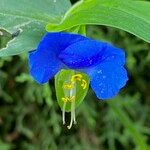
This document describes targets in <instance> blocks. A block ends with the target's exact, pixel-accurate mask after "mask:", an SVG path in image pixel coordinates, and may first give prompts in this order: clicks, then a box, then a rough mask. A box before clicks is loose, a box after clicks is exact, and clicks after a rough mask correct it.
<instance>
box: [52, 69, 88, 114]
mask: <svg viewBox="0 0 150 150" xmlns="http://www.w3.org/2000/svg"><path fill="white" fill-rule="evenodd" d="M78 74H80V75H81V76H82V78H81V80H80V81H79V80H76V82H75V83H74V84H73V86H72V88H71V89H66V88H64V85H65V84H71V83H72V82H71V78H72V77H73V76H74V75H78ZM82 85H83V86H84V85H85V87H84V88H83V86H82ZM55 89H56V96H57V101H58V104H59V106H60V108H61V109H63V106H64V101H63V99H62V98H66V97H73V96H74V97H75V106H76V107H78V106H79V105H80V104H81V102H82V101H83V100H84V98H85V96H86V94H87V91H88V89H89V78H88V76H87V75H86V74H83V73H81V72H76V71H74V70H61V71H60V72H59V73H58V74H57V75H56V76H55ZM70 94H72V95H70ZM65 111H66V112H69V111H71V102H69V101H68V102H66V108H65Z"/></svg>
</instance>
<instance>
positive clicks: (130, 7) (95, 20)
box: [46, 0, 150, 42]
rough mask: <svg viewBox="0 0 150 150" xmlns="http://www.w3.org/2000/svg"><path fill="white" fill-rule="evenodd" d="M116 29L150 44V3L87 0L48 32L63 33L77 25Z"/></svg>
mask: <svg viewBox="0 0 150 150" xmlns="http://www.w3.org/2000/svg"><path fill="white" fill-rule="evenodd" d="M85 24H97V25H106V26H111V27H116V28H119V29H122V30H125V31H127V32H129V33H132V34H134V35H136V36H138V37H140V38H142V39H143V40H145V41H147V42H150V2H145V1H133V0H85V1H80V2H79V3H77V4H76V5H74V6H73V7H72V8H71V9H70V10H69V11H68V12H67V13H66V15H65V17H64V19H63V20H62V22H61V23H60V24H57V25H56V24H51V23H50V24H48V25H47V27H46V29H47V31H61V30H66V29H69V28H72V27H74V26H77V25H85Z"/></svg>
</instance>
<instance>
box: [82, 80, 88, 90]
mask: <svg viewBox="0 0 150 150" xmlns="http://www.w3.org/2000/svg"><path fill="white" fill-rule="evenodd" d="M81 87H82V88H83V89H86V87H87V82H86V81H85V80H84V79H82V83H81Z"/></svg>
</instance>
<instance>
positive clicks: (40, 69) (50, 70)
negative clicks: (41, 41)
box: [29, 51, 62, 84]
mask: <svg viewBox="0 0 150 150" xmlns="http://www.w3.org/2000/svg"><path fill="white" fill-rule="evenodd" d="M61 68H62V64H61V62H60V61H59V60H58V59H57V58H56V56H55V55H54V54H53V53H52V52H48V53H43V54H42V53H39V52H38V51H34V52H31V53H30V54H29V69H30V74H31V76H32V77H33V78H34V79H35V80H36V81H37V82H38V83H40V84H43V83H46V82H48V80H49V79H51V78H52V77H53V76H54V75H55V74H56V73H57V72H58V71H59V70H60V69H61Z"/></svg>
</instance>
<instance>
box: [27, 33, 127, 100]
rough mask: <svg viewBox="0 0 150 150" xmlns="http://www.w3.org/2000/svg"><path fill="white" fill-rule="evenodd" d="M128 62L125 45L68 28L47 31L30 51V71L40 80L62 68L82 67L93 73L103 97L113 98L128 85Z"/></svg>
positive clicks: (86, 71)
mask: <svg viewBox="0 0 150 150" xmlns="http://www.w3.org/2000/svg"><path fill="white" fill-rule="evenodd" d="M124 65H125V53H124V51H123V50H122V49H120V48H116V47H114V46H112V45H110V44H108V43H105V42H100V41H96V40H92V39H89V38H87V37H84V36H81V35H78V34H70V33H64V32H53V33H46V34H45V35H44V37H43V39H42V40H41V41H40V43H39V45H38V47H37V49H36V50H35V51H33V52H30V54H29V68H30V74H31V75H32V77H33V78H34V79H35V80H36V81H37V82H38V83H40V84H44V83H46V82H48V81H49V80H50V79H51V78H52V77H53V76H54V75H56V73H57V72H59V71H60V70H61V69H74V70H78V71H81V72H84V73H86V74H87V75H88V76H89V77H90V85H91V87H92V89H93V90H94V91H95V93H96V95H97V97H98V98H99V99H109V98H112V97H113V96H115V95H116V94H117V93H118V92H119V90H120V89H121V88H122V87H123V86H125V84H126V82H127V80H128V77H127V71H126V69H125V68H124Z"/></svg>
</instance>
